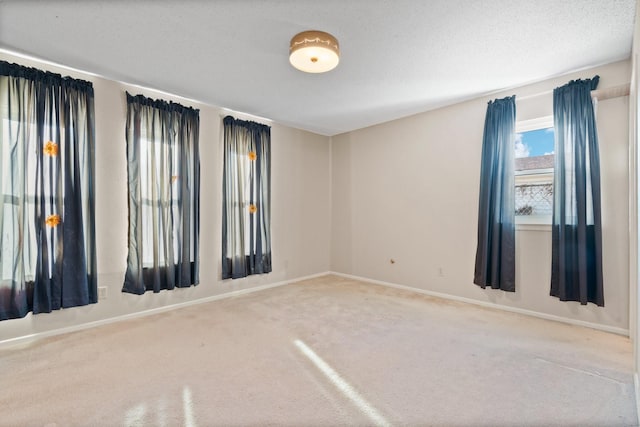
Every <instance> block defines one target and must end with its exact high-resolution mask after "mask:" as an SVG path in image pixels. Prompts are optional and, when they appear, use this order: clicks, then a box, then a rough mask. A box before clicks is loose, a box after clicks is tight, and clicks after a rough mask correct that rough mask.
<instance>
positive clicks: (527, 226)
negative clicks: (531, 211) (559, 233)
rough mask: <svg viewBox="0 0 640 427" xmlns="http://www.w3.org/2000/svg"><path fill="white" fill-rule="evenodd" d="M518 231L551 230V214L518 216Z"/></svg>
mask: <svg viewBox="0 0 640 427" xmlns="http://www.w3.org/2000/svg"><path fill="white" fill-rule="evenodd" d="M516 231H547V232H551V215H521V216H516Z"/></svg>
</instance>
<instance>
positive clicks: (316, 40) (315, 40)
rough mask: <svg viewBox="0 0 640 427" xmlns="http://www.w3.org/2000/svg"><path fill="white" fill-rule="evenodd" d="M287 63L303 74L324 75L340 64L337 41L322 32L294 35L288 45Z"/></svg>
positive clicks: (306, 32) (305, 32)
mask: <svg viewBox="0 0 640 427" xmlns="http://www.w3.org/2000/svg"><path fill="white" fill-rule="evenodd" d="M289 62H291V65H293V66H294V67H296V68H297V69H298V70H300V71H304V72H305V73H326V72H327V71H331V70H333V69H334V68H336V66H337V65H338V62H340V47H339V46H338V40H337V39H336V38H335V37H333V36H332V35H331V34H329V33H325V32H323V31H304V32H302V33H300V34H296V35H295V36H293V38H292V39H291V44H290V45H289Z"/></svg>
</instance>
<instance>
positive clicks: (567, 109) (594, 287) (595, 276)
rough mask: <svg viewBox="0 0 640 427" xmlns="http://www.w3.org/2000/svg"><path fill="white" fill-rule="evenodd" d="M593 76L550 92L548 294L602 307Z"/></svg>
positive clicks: (597, 159)
mask: <svg viewBox="0 0 640 427" xmlns="http://www.w3.org/2000/svg"><path fill="white" fill-rule="evenodd" d="M598 81H599V77H598V76H595V77H594V78H593V79H588V80H576V81H571V82H569V83H568V84H566V85H564V86H562V87H559V88H556V89H555V90H554V91H553V118H554V126H555V135H556V144H555V150H556V155H555V178H554V183H553V187H554V198H553V228H552V230H553V231H552V245H553V246H552V263H551V295H552V296H555V297H558V298H560V300H561V301H579V302H580V304H583V305H584V304H587V303H588V302H592V303H594V304H597V305H599V306H604V294H603V289H602V227H601V218H600V156H599V154H598V134H597V130H596V120H595V114H594V109H593V101H592V100H591V91H592V90H594V89H595V88H596V87H597V86H598Z"/></svg>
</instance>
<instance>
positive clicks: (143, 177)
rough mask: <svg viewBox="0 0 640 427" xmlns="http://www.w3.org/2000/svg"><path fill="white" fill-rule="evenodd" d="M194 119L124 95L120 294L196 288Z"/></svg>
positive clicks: (174, 107) (187, 112)
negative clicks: (125, 199)
mask: <svg viewBox="0 0 640 427" xmlns="http://www.w3.org/2000/svg"><path fill="white" fill-rule="evenodd" d="M199 114H200V113H199V111H198V110H196V109H193V108H190V107H184V106H182V105H180V104H176V103H173V102H165V101H162V100H153V99H150V98H146V97H144V96H142V95H136V96H133V95H130V94H129V93H127V125H126V140H127V175H128V187H129V254H128V257H127V272H126V275H125V280H124V285H123V288H122V291H123V292H128V293H133V294H143V293H145V292H146V291H153V292H160V290H162V289H174V288H175V287H189V286H192V285H197V284H198V282H199V261H198V256H199V255H198V254H199V231H200V157H199V156H200V155H199V145H198V144H199V129H200V115H199Z"/></svg>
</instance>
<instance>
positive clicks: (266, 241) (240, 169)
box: [222, 116, 271, 279]
mask: <svg viewBox="0 0 640 427" xmlns="http://www.w3.org/2000/svg"><path fill="white" fill-rule="evenodd" d="M223 126H224V174H223V183H222V185H223V188H222V278H223V279H229V278H231V279H237V278H240V277H245V276H248V275H251V274H263V273H269V272H271V226H270V224H271V192H270V187H271V128H270V127H269V126H266V125H263V124H260V123H255V122H251V121H245V120H238V119H235V118H233V117H231V116H227V117H225V118H224V120H223Z"/></svg>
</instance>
